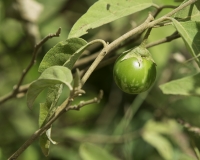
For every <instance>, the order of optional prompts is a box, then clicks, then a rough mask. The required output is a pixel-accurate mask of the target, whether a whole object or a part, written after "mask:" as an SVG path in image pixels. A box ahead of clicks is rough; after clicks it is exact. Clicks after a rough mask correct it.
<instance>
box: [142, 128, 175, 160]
mask: <svg viewBox="0 0 200 160" xmlns="http://www.w3.org/2000/svg"><path fill="white" fill-rule="evenodd" d="M142 138H143V139H144V140H145V141H146V142H147V143H149V144H150V145H152V146H153V147H154V148H156V150H157V151H158V153H159V154H160V155H161V156H162V157H163V158H164V159H165V160H170V159H173V147H172V145H171V144H170V142H169V140H167V139H166V138H165V137H164V136H162V135H160V134H158V133H156V132H149V131H148V132H146V131H144V132H143V134H142Z"/></svg>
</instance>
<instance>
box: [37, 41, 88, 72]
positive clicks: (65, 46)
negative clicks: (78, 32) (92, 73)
mask: <svg viewBox="0 0 200 160" xmlns="http://www.w3.org/2000/svg"><path fill="white" fill-rule="evenodd" d="M86 44H87V42H86V41H85V40H84V39H81V38H70V39H67V40H66V41H62V42H59V43H57V44H56V45H55V46H54V47H53V48H51V49H50V50H49V51H48V52H47V53H46V55H45V56H44V58H43V60H42V62H41V63H40V66H39V69H38V71H39V72H43V71H44V70H45V69H47V68H48V67H51V66H55V65H58V66H62V65H64V63H65V62H66V61H67V60H68V59H69V58H70V57H71V56H72V55H73V54H74V53H75V52H77V50H79V49H80V48H81V47H83V46H85V45H86ZM82 52H83V50H80V51H79V52H77V53H76V59H73V60H71V61H70V62H71V66H73V64H74V63H75V62H76V60H77V59H78V58H79V56H80V54H81V53H82ZM68 68H69V67H68ZM70 69H71V68H70Z"/></svg>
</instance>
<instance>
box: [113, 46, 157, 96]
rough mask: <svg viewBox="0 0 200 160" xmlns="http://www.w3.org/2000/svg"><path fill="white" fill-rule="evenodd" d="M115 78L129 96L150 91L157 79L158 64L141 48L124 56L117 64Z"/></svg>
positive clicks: (115, 65) (114, 70) (114, 71)
mask: <svg viewBox="0 0 200 160" xmlns="http://www.w3.org/2000/svg"><path fill="white" fill-rule="evenodd" d="M113 77H114V80H115V83H116V84H117V86H118V87H119V88H120V89H121V90H122V91H124V92H126V93H129V94H139V93H141V92H144V91H146V90H148V89H149V88H150V87H151V85H152V84H153V83H154V81H155V79H156V64H155V62H154V61H153V59H152V58H151V55H150V53H149V51H148V50H147V49H146V48H143V47H141V46H139V47H136V48H135V49H132V50H130V51H128V52H126V53H125V54H122V55H121V56H120V57H119V58H118V59H117V60H116V62H115V64H114V69H113Z"/></svg>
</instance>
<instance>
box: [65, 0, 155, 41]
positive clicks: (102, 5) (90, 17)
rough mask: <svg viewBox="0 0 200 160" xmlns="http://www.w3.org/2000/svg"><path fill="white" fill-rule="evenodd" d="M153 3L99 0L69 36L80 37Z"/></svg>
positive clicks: (76, 24) (148, 0) (144, 0)
mask: <svg viewBox="0 0 200 160" xmlns="http://www.w3.org/2000/svg"><path fill="white" fill-rule="evenodd" d="M152 5H153V3H152V0H142V1H141V0H134V1H133V0H132V1H125V0H124V1H122V0H99V1H97V2H96V3H94V4H93V5H92V6H91V7H90V8H89V10H88V11H87V12H86V13H85V14H84V15H83V16H82V17H81V18H80V19H79V20H78V21H77V22H76V23H75V25H74V26H73V27H72V29H71V31H70V33H69V35H68V38H71V37H80V36H82V35H84V34H87V31H88V30H89V29H93V28H97V27H99V26H102V25H104V24H106V23H109V22H112V21H114V20H116V19H119V18H121V17H124V16H127V15H130V14H133V13H135V12H138V11H141V10H144V9H146V8H148V7H151V6H152Z"/></svg>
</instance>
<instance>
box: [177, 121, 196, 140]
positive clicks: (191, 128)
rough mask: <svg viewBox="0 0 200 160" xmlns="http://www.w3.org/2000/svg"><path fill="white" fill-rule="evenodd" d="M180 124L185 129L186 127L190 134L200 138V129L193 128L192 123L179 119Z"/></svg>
mask: <svg viewBox="0 0 200 160" xmlns="http://www.w3.org/2000/svg"><path fill="white" fill-rule="evenodd" d="M177 121H178V123H180V124H181V125H182V126H183V127H185V128H186V129H187V130H188V131H189V132H193V133H195V134H198V135H199V136H200V128H198V127H195V126H192V125H191V124H190V123H188V122H185V121H184V120H183V119H177Z"/></svg>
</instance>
